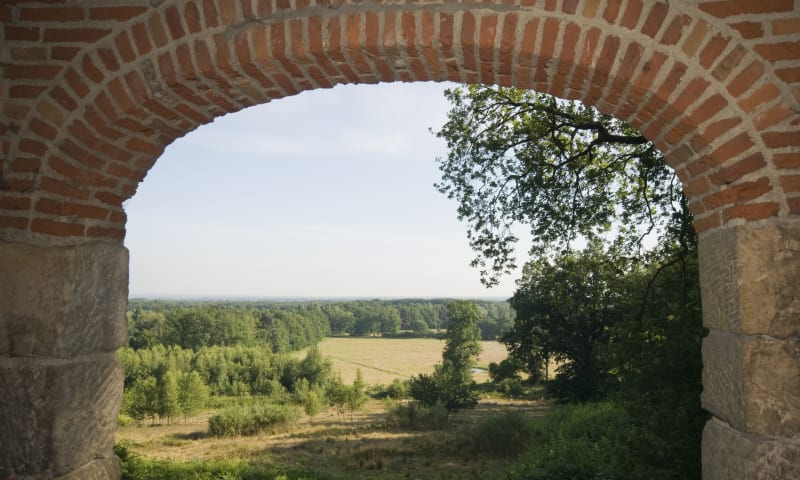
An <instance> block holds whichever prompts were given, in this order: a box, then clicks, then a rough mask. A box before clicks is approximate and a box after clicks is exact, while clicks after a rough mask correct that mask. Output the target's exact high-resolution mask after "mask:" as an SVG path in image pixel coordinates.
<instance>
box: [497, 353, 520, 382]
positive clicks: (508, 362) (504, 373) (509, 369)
mask: <svg viewBox="0 0 800 480" xmlns="http://www.w3.org/2000/svg"><path fill="white" fill-rule="evenodd" d="M520 370H522V366H521V365H520V364H519V362H518V361H517V360H516V359H515V358H514V357H510V358H506V359H504V360H501V361H500V363H495V362H491V363H490V364H489V378H490V379H491V380H492V382H495V383H497V382H502V381H503V380H506V379H512V378H515V379H519V378H520V376H519V371H520Z"/></svg>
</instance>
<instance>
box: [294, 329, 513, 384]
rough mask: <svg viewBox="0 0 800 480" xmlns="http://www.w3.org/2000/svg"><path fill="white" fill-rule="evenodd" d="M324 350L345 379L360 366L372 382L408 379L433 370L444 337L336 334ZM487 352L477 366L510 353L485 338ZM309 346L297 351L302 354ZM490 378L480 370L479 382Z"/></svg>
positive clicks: (324, 344)
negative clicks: (440, 338) (349, 335)
mask: <svg viewBox="0 0 800 480" xmlns="http://www.w3.org/2000/svg"><path fill="white" fill-rule="evenodd" d="M318 346H319V349H320V351H321V352H322V354H323V355H324V356H326V357H328V358H330V359H331V360H332V361H333V368H334V370H337V371H339V372H341V374H342V380H344V381H345V382H346V383H350V382H352V381H353V379H354V378H355V377H356V370H358V369H360V370H361V374H362V375H363V377H364V381H366V382H367V383H368V384H370V385H375V384H380V385H386V384H389V383H391V381H392V380H394V379H396V378H399V379H401V380H407V379H409V378H411V376H412V375H418V374H420V373H430V372H432V371H433V366H434V365H436V364H437V363H440V362H441V361H442V349H443V348H444V340H437V339H435V338H407V339H406V338H403V339H398V338H378V337H373V338H370V337H333V338H326V339H324V340H323V341H321V342H320V343H319V344H318ZM481 347H482V349H483V352H482V353H481V356H480V359H479V360H478V364H477V366H478V367H479V368H482V369H484V370H485V369H486V368H488V366H489V363H491V362H500V361H501V360H503V359H504V358H506V357H507V356H508V351H507V350H506V347H505V345H503V344H502V343H500V342H486V341H484V342H481ZM305 354H306V350H303V351H301V352H297V353H296V354H295V355H297V357H298V358H300V357H303V356H305ZM487 380H488V375H487V374H486V373H476V374H475V381H476V382H478V383H481V382H485V381H487Z"/></svg>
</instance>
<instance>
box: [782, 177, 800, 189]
mask: <svg viewBox="0 0 800 480" xmlns="http://www.w3.org/2000/svg"><path fill="white" fill-rule="evenodd" d="M781 187H783V191H784V192H800V175H786V176H783V177H781Z"/></svg>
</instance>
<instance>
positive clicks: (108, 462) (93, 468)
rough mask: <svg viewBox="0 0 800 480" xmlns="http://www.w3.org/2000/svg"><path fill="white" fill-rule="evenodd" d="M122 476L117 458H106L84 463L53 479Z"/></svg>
mask: <svg viewBox="0 0 800 480" xmlns="http://www.w3.org/2000/svg"><path fill="white" fill-rule="evenodd" d="M121 476H122V468H121V466H120V462H119V458H117V457H116V456H115V457H113V458H106V459H103V460H97V461H94V462H91V463H88V464H86V465H84V466H83V467H81V468H79V469H77V470H74V471H72V472H70V473H68V474H66V475H62V476H60V477H58V478H56V479H55V480H118V479H119V478H120V477H121Z"/></svg>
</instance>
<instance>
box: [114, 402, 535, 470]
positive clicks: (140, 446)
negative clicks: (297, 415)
mask: <svg viewBox="0 0 800 480" xmlns="http://www.w3.org/2000/svg"><path fill="white" fill-rule="evenodd" d="M512 410H513V411H518V412H522V413H523V414H524V415H526V416H528V417H530V418H533V417H538V416H542V415H544V414H545V413H546V412H547V411H548V410H549V405H548V404H547V403H545V402H543V401H524V400H522V401H521V400H516V401H511V400H506V399H491V400H482V401H481V402H480V403H479V404H478V407H477V408H476V409H474V410H466V411H462V412H457V413H453V414H451V415H450V421H449V426H448V428H447V429H445V430H439V431H404V430H400V429H394V428H388V427H387V425H386V421H385V418H386V408H385V405H384V403H383V402H381V401H378V400H371V401H370V402H368V404H367V406H366V408H365V409H364V410H363V411H361V412H357V413H355V414H354V415H353V416H352V418H351V416H350V414H349V413H348V414H345V416H344V417H342V416H339V415H338V414H336V412H335V410H334V409H331V410H329V411H326V412H324V413H323V414H320V415H318V416H316V417H315V418H313V419H311V418H308V417H305V418H303V419H302V420H301V421H300V422H298V423H297V424H295V425H293V426H291V427H289V428H288V429H285V430H282V431H275V432H265V433H262V434H260V435H256V436H250V437H224V438H218V437H210V436H208V435H207V433H206V432H207V430H208V418H209V417H210V416H211V415H212V414H213V412H206V413H204V414H203V415H200V416H198V417H194V418H191V419H189V421H188V422H186V423H184V422H183V421H179V422H177V423H173V424H170V425H155V426H151V425H148V424H146V423H145V424H144V425H141V426H127V427H121V428H119V430H118V431H117V440H127V441H128V442H130V444H131V445H132V450H133V451H134V452H136V453H137V454H140V455H143V456H146V457H151V458H167V459H173V460H189V459H193V460H207V459H214V460H219V459H246V460H249V461H251V462H253V463H265V464H270V465H294V466H305V467H310V468H312V469H315V470H324V471H328V472H331V473H334V474H339V475H344V476H345V477H347V478H353V479H364V480H367V479H420V480H422V479H473V478H474V479H485V478H488V477H490V475H489V473H491V472H500V471H502V469H503V467H504V466H505V465H506V463H507V462H508V460H506V459H498V458H495V457H492V456H490V455H485V454H482V453H481V452H479V451H476V450H475V448H474V446H473V444H472V441H471V435H470V432H471V430H472V428H474V427H475V425H477V423H478V422H479V421H480V420H481V419H483V418H486V417H487V416H489V415H492V414H495V413H500V412H504V411H512Z"/></svg>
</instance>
